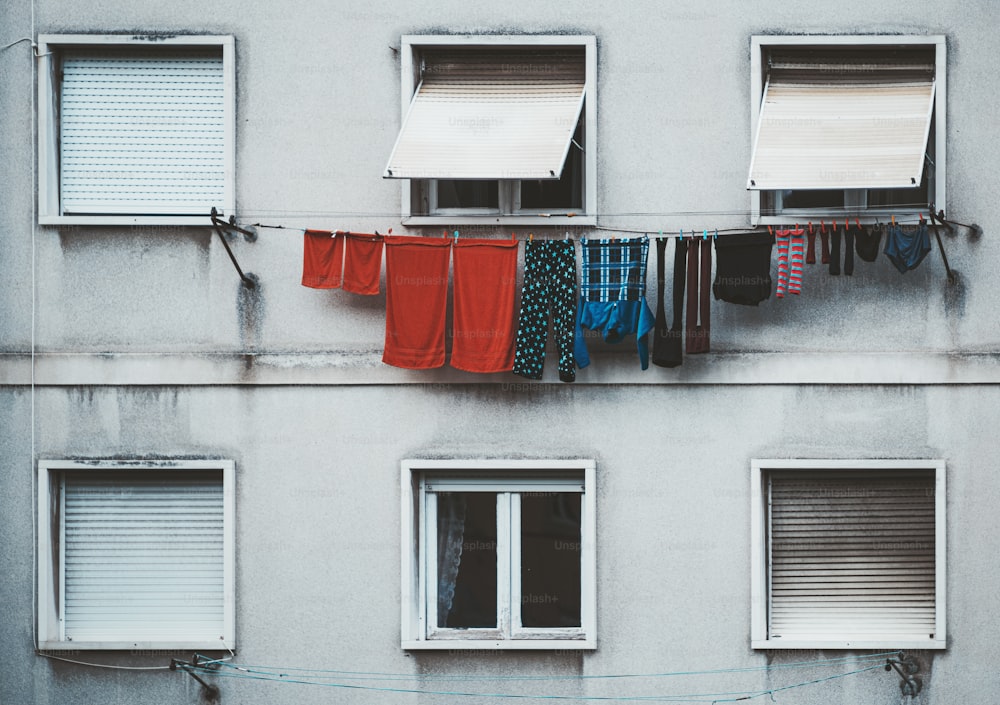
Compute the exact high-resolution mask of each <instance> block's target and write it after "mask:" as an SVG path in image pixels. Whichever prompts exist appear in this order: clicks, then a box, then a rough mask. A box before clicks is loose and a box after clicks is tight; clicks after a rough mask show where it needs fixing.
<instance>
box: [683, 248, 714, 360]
mask: <svg viewBox="0 0 1000 705" xmlns="http://www.w3.org/2000/svg"><path fill="white" fill-rule="evenodd" d="M687 255H688V261H687V321H686V330H685V331H684V334H685V336H684V351H685V352H686V353H688V354H689V355H694V354H697V353H706V352H708V351H709V334H710V328H711V320H710V317H711V310H710V309H709V298H708V293H709V289H710V288H711V282H712V242H711V241H710V240H708V239H706V238H702V239H699V238H697V237H696V238H694V240H693V241H692V242H691V243H690V244H689V245H688V252H687ZM699 316H700V317H699Z"/></svg>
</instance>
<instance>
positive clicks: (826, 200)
mask: <svg viewBox="0 0 1000 705" xmlns="http://www.w3.org/2000/svg"><path fill="white" fill-rule="evenodd" d="M781 206H782V208H843V207H844V190H843V189H839V190H838V189H829V190H822V191H783V192H782V196H781Z"/></svg>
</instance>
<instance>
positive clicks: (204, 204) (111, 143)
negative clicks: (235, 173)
mask: <svg viewBox="0 0 1000 705" xmlns="http://www.w3.org/2000/svg"><path fill="white" fill-rule="evenodd" d="M61 85H62V89H61V96H60V98H61V100H60V118H59V119H60V188H61V198H62V211H63V213H65V214H144V215H155V214H168V215H205V216H207V215H208V213H210V212H211V209H212V207H213V206H216V207H222V206H223V205H224V203H225V187H226V168H227V165H226V96H225V82H224V74H223V60H222V52H221V49H220V50H215V51H211V50H208V51H206V50H200V49H199V50H190V51H188V50H185V51H184V52H183V53H181V52H176V51H169V50H163V51H149V50H143V51H131V50H130V51H127V52H125V51H121V52H113V53H108V52H105V53H98V52H94V51H82V50H81V51H69V52H67V54H66V55H65V56H64V57H63V61H62V83H61Z"/></svg>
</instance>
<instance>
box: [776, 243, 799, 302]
mask: <svg viewBox="0 0 1000 705" xmlns="http://www.w3.org/2000/svg"><path fill="white" fill-rule="evenodd" d="M775 242H776V243H777V245H778V286H777V291H776V292H775V296H776V297H777V298H779V299H783V298H785V292H787V293H789V294H800V293H802V266H803V260H804V256H803V250H804V249H805V238H804V237H803V231H802V229H801V228H800V229H798V230H778V231H777V232H775Z"/></svg>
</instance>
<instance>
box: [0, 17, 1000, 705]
mask: <svg viewBox="0 0 1000 705" xmlns="http://www.w3.org/2000/svg"><path fill="white" fill-rule="evenodd" d="M32 9H33V13H32ZM998 12H1000V11H998V9H997V8H996V7H994V6H993V5H992V4H991V3H989V2H986V1H985V0H970V1H966V2H957V1H952V2H937V3H930V2H919V3H913V2H902V1H901V0H889V1H887V2H883V3H879V4H872V3H869V2H855V1H853V0H849V1H846V2H840V3H836V4H828V3H815V2H810V3H795V2H789V1H787V0H777V1H775V2H769V3H749V4H748V3H746V2H741V1H738V0H731V1H722V2H712V3H704V2H688V1H687V0H684V1H681V2H673V3H670V4H669V5H666V6H664V5H660V4H656V3H647V2H643V3H635V4H632V5H629V6H627V7H624V6H623V7H610V6H608V5H607V3H598V2H571V3H560V4H558V5H557V4H549V5H545V4H541V5H540V4H538V3H529V2H521V1H516V2H513V3H505V4H497V5H492V6H490V5H481V4H475V3H467V2H459V1H457V0H454V1H453V0H448V1H447V2H440V3H436V4H433V5H429V6H428V5H415V6H409V5H402V4H398V3H388V2H379V1H375V2H368V3H365V4H364V5H363V6H355V5H349V4H347V3H344V2H324V1H322V0H318V1H317V0H313V1H311V2H305V1H301V0H293V1H291V2H283V3H280V4H274V3H257V2H239V3H237V2H219V3H213V4H205V3H197V2H187V1H184V2H173V3H169V4H163V3H153V2H148V3H136V2H123V1H120V0H110V1H108V2H102V3H99V4H95V3H82V4H81V3H69V2H58V1H54V0H37V1H36V2H35V3H34V5H33V6H32V5H30V4H29V3H17V4H16V5H13V6H12V5H10V4H8V5H5V6H4V7H3V8H2V9H0V13H2V14H0V17H2V18H3V20H4V21H3V22H0V27H4V28H5V30H6V33H5V34H4V36H3V37H2V38H0V39H2V41H0V44H6V43H7V42H8V41H13V40H15V39H17V38H19V37H22V36H31V35H32V33H35V34H39V33H118V32H136V33H152V32H168V33H169V32H179V33H181V32H183V33H198V34H232V35H234V36H235V37H236V47H237V48H236V51H237V86H238V94H237V175H236V185H237V216H238V218H239V220H240V222H241V223H255V222H262V223H268V224H275V225H278V224H280V225H285V226H288V227H291V228H295V227H315V228H340V229H350V230H375V229H378V230H379V231H380V232H384V231H385V230H387V229H388V228H389V227H392V228H393V229H394V232H397V233H399V232H410V233H412V234H420V233H427V234H437V232H438V230H439V229H437V228H425V229H416V228H414V229H409V230H407V229H405V228H401V227H400V225H399V206H400V203H399V200H400V199H399V194H400V191H399V186H398V184H397V183H396V182H388V181H383V180H382V179H381V178H380V176H381V173H382V169H383V167H384V165H385V162H386V160H387V158H388V155H389V151H390V149H391V147H392V144H393V141H394V139H395V137H396V132H397V130H398V126H399V120H400V118H399V112H400V106H399V80H400V79H399V63H398V57H397V55H396V53H395V52H394V49H398V47H399V38H400V36H401V35H403V34H421V33H428V34H430V33H574V34H576V33H581V34H593V35H595V36H596V37H597V40H598V58H599V67H598V100H599V103H598V125H597V129H598V149H599V155H598V158H599V174H600V180H601V181H600V193H599V203H598V213H599V217H600V222H601V224H602V225H606V226H609V227H621V228H629V229H632V228H634V229H639V230H645V229H648V230H649V231H650V233H651V234H654V233H655V232H656V231H658V230H659V229H665V230H671V229H676V228H679V227H680V228H685V229H691V228H694V229H699V230H700V229H702V228H719V229H723V228H728V227H744V226H746V225H748V222H749V221H748V215H747V213H746V211H747V210H748V207H749V197H748V195H747V192H746V191H745V189H744V186H745V179H746V171H747V167H748V162H749V157H750V141H751V138H750V125H749V122H750V118H749V115H750V107H749V103H750V95H749V83H750V81H749V43H750V36H751V35H753V34H767V33H774V34H782V33H789V34H798V33H820V34H848V33H849V34H943V35H945V36H947V38H948V111H947V120H948V144H947V149H948V170H947V178H948V194H949V198H948V203H946V204H944V208H945V209H946V211H947V212H948V214H949V216H951V217H952V218H954V219H956V220H959V221H962V222H977V223H979V224H980V225H982V226H983V228H984V230H985V236H984V237H983V238H981V239H979V240H972V239H970V238H969V237H967V235H966V234H964V233H962V232H960V233H959V234H958V235H956V236H954V237H944V238H943V239H944V242H945V246H946V248H947V253H948V258H949V260H950V262H951V265H952V267H953V268H954V269H955V270H956V271H957V272H958V273H959V279H958V284H957V285H954V286H951V287H948V286H946V282H945V275H944V268H943V265H942V262H941V258H940V255H939V253H938V252H937V251H936V245H935V251H933V252H932V253H931V254H930V255H929V256H928V258H927V259H926V260H925V263H924V264H923V265H922V266H921V267H920V268H919V269H918V270H916V271H913V272H910V273H908V274H906V275H905V276H903V275H899V274H898V273H897V272H896V271H895V270H894V269H893V268H892V267H891V266H890V265H889V263H888V262H887V261H885V260H884V259H880V260H879V261H878V262H876V263H874V264H868V263H865V262H858V263H857V267H856V271H855V275H854V276H853V277H839V278H835V277H830V276H828V275H827V274H826V272H825V271H824V270H822V269H821V268H820V266H819V265H816V266H815V267H812V268H810V267H808V266H807V270H806V276H805V282H804V287H803V295H802V296H801V297H799V298H796V299H791V298H789V299H785V300H782V301H777V300H774V299H772V300H771V301H769V302H766V303H764V304H762V305H761V306H760V307H759V308H756V309H749V308H743V307H736V306H732V305H727V304H720V303H717V302H715V303H713V306H712V348H713V353H712V354H710V355H707V356H703V357H701V358H700V359H696V358H694V357H688V358H687V359H686V361H685V364H684V366H682V367H681V368H677V369H675V370H665V369H660V368H651V369H650V370H648V371H646V372H640V370H639V368H638V362H637V361H636V359H635V353H634V348H633V346H632V345H631V344H630V343H629V344H626V345H625V346H623V347H619V348H607V349H602V348H601V346H597V345H593V346H592V348H591V350H592V353H594V352H595V351H596V353H597V354H595V355H594V358H595V359H594V362H593V364H592V365H591V367H590V368H588V369H586V370H582V371H580V372H579V374H578V382H577V383H576V386H574V387H568V386H565V385H560V384H559V383H558V382H555V383H552V384H550V383H544V384H527V383H525V382H524V381H523V380H521V379H520V378H517V377H514V376H513V375H494V376H481V375H472V374H468V373H462V372H458V371H454V370H449V369H448V368H444V369H442V370H434V371H424V372H410V371H403V370H397V369H393V368H388V367H386V366H384V365H382V363H381V362H380V357H381V348H382V341H383V336H384V305H385V300H384V294H383V295H381V296H377V297H360V296H355V295H351V294H346V293H344V292H341V291H315V290H310V289H305V288H303V287H301V286H300V285H299V278H300V276H301V257H302V243H301V235H299V234H298V233H295V232H294V231H293V232H289V231H287V230H271V229H260V231H259V237H258V238H257V240H256V241H254V242H247V241H245V240H244V239H243V238H241V237H233V238H232V239H231V240H230V242H231V244H232V247H233V249H234V252H235V254H236V256H237V258H238V259H239V261H240V263H241V265H242V266H243V267H244V269H246V270H248V271H250V272H253V273H254V274H255V275H256V276H257V277H258V278H259V280H260V287H259V288H258V289H257V290H256V291H254V292H248V291H247V290H245V289H243V288H242V287H241V286H240V283H239V280H238V278H237V275H236V272H235V271H234V270H233V268H232V266H231V264H230V262H229V260H228V257H227V255H226V253H225V250H224V249H223V247H222V246H221V244H220V243H219V241H218V239H217V238H216V236H215V235H214V234H212V233H211V231H210V230H208V229H199V228H150V227H147V228H110V227H87V228H81V227H74V226H65V227H58V226H51V227H49V226H46V227H41V226H33V209H32V202H33V199H34V197H35V185H34V183H33V180H32V173H33V169H32V165H33V163H34V158H35V157H34V152H35V143H34V135H33V119H32V114H31V106H32V104H33V83H32V76H31V66H32V59H31V56H30V51H29V46H28V45H27V44H26V43H20V44H17V45H15V46H13V47H11V48H8V49H6V50H4V51H3V52H0V98H2V99H0V153H2V154H3V158H4V169H3V170H2V174H0V185H2V189H0V193H2V195H3V208H0V262H2V267H3V270H4V277H3V279H2V280H0V331H2V334H0V410H2V412H3V418H4V420H5V423H4V424H3V427H2V430H0V466H2V468H3V474H2V477H3V487H2V490H3V491H2V492H0V519H2V521H0V532H2V534H0V535H2V538H3V540H2V542H0V546H2V548H0V557H2V567H3V570H2V571H0V576H2V577H0V604H2V605H4V609H5V617H4V619H0V655H2V660H3V662H4V675H3V676H2V677H0V702H4V703H14V704H20V703H67V702H81V703H82V702H102V703H109V704H110V703H126V702H128V703H163V702H197V699H198V687H197V685H196V684H195V683H194V682H193V680H192V679H191V678H190V677H188V676H185V675H183V674H179V673H170V672H165V671H164V672H159V671H154V672H142V671H109V670H102V669H94V668H89V667H84V666H78V665H73V664H68V663H63V662H58V661H54V660H50V659H46V658H43V657H40V656H36V655H35V653H34V651H33V642H32V639H33V632H34V629H33V626H32V624H33V609H34V608H33V598H32V594H33V579H34V577H33V576H34V567H33V563H32V554H33V549H32V546H33V528H32V527H33V522H34V507H33V504H32V496H33V480H32V473H33V469H34V467H35V466H36V464H37V460H38V459H39V458H51V457H75V456H82V457H115V456H123V457H136V456H144V455H152V456H167V457H178V456H185V457H189V456H211V457H225V458H232V459H234V460H235V461H236V468H237V485H236V486H237V565H238V570H237V586H236V589H237V603H236V605H237V630H238V653H237V660H238V661H240V662H242V663H248V664H267V665H278V666H300V667H312V668H321V669H322V668H326V669H344V670H357V671H388V672H396V673H412V674H415V675H425V676H430V675H435V674H442V673H459V674H464V673H478V674H484V675H495V674H498V673H500V674H505V675H512V674H519V673H533V674H539V675H556V676H564V675H574V674H581V675H594V674H612V673H627V672H630V673H638V672H668V671H689V670H705V669H715V668H739V667H748V666H763V665H767V664H769V663H775V664H780V663H787V662H790V661H800V660H813V659H820V658H835V657H839V656H841V655H844V654H843V652H839V651H829V652H807V653H799V652H795V653H774V652H762V651H753V650H751V649H750V646H749V629H750V611H749V610H750V559H749V535H748V532H749V495H748V492H749V467H750V459H751V458H754V457H848V458H855V457H856V458H871V457H874V458H884V457H920V458H945V459H946V460H947V463H948V481H949V491H948V532H949V533H948V537H949V538H948V547H949V551H948V560H949V570H948V591H949V592H948V610H949V611H948V618H949V632H950V645H949V648H948V650H947V651H945V652H942V653H937V654H929V653H925V654H920V656H921V658H922V659H923V664H924V673H923V674H922V676H923V678H924V683H925V690H924V693H923V695H922V696H921V697H920V698H918V699H917V702H921V703H928V704H943V703H954V702H978V701H980V700H982V699H983V698H984V696H986V695H987V694H988V693H989V692H991V690H990V687H991V685H994V686H995V678H994V677H993V675H992V674H993V673H994V672H995V664H996V662H997V660H998V657H1000V653H998V647H997V643H996V639H995V638H994V634H993V632H994V631H995V630H994V629H992V628H991V626H990V625H992V624H994V623H995V622H996V621H997V617H998V615H997V613H996V607H995V606H994V605H995V601H994V600H992V592H991V589H990V587H989V586H992V585H994V584H995V583H996V582H997V579H998V578H1000V575H998V571H1000V568H998V563H997V561H996V560H995V559H994V557H993V556H994V554H995V547H994V546H993V544H992V542H991V536H992V531H993V524H994V519H993V517H994V516H995V511H996V503H997V501H998V499H1000V485H998V482H997V480H996V479H995V473H993V472H991V467H992V459H993V458H994V457H996V455H997V451H998V450H1000V448H998V440H997V436H996V434H995V433H994V431H993V426H994V425H995V424H994V423H993V422H992V420H993V419H994V418H995V415H996V409H997V408H998V402H1000V399H998V394H1000V391H998V385H1000V358H998V355H997V352H998V349H1000V325H998V324H997V316H996V311H997V310H1000V289H998V288H997V287H996V286H995V284H994V278H995V277H994V271H993V270H994V263H995V261H996V260H997V259H998V258H1000V245H998V244H997V239H996V238H995V237H994V235H995V233H997V232H1000V218H998V216H997V214H996V212H995V210H994V209H993V208H992V207H991V206H992V203H993V200H994V194H995V193H996V192H997V186H998V178H997V176H996V170H995V165H996V164H998V163H1000V146H998V142H997V140H996V139H995V133H996V128H997V119H996V117H995V116H994V114H993V112H992V110H991V108H990V106H992V105H994V104H996V103H997V101H998V98H1000V95H998V93H1000V77H998V76H997V73H996V71H995V64H996V61H995V51H994V47H993V44H994V38H993V34H994V29H995V27H996V26H997V20H998V19H1000V14H998ZM32 15H33V16H34V24H32ZM939 205H940V204H939ZM635 213H645V214H650V215H644V216H636V215H630V214H635ZM508 230H509V228H504V232H506V231H508ZM526 230H527V228H525V229H518V231H519V233H520V234H523V232H526ZM531 230H533V231H535V232H536V233H540V236H546V235H547V234H550V233H549V232H547V231H546V230H545V229H544V228H537V227H532V228H531ZM562 230H563V228H558V229H556V232H557V233H559V234H560V235H561V233H562ZM482 233H483V231H478V233H477V234H482ZM581 234H591V235H592V234H594V233H593V232H592V231H584V232H583V233H581ZM654 272H655V270H653V269H651V270H650V276H651V279H654V280H655V277H654V276H653V275H654ZM650 293H652V288H651V289H650ZM33 341H34V345H33ZM551 367H552V364H551V362H550V365H549V368H551ZM547 371H548V373H549V374H548V376H547V378H546V382H548V381H549V380H554V379H555V374H554V370H553V369H549V370H547ZM32 381H34V382H35V386H34V387H32V386H31V383H32ZM424 456H426V457H453V456H455V457H474V458H492V457H511V456H514V457H592V458H595V459H596V461H597V476H598V498H597V502H598V518H597V521H598V556H599V559H598V608H599V609H598V622H599V632H598V640H599V648H598V650H597V651H596V652H594V653H588V654H573V655H567V654H561V653H537V654H514V653H507V654H478V655H477V654H449V653H441V654H431V653H427V654H412V655H408V654H406V653H404V652H402V651H401V650H400V648H399V600H400V596H399V552H400V546H399V487H398V463H399V460H400V459H402V458H406V457H424ZM180 656H181V657H184V658H187V657H189V656H190V654H186V653H185V654H181V655H180ZM69 657H70V658H78V659H80V660H84V661H96V662H101V663H109V664H119V665H131V666H160V665H165V663H166V662H167V661H168V660H169V655H165V654H145V655H143V654H113V653H98V654H93V653H87V654H77V655H71V656H69ZM844 670H850V668H849V667H848V668H845V669H844ZM831 672H832V671H829V670H827V671H823V670H815V669H813V670H807V671H804V672H802V673H806V674H807V675H808V676H811V675H813V674H816V676H817V677H821V676H823V675H827V674H828V673H831ZM787 673H788V672H787V671H781V670H779V669H774V670H772V671H770V672H748V673H740V674H729V675H727V676H725V677H723V676H718V677H711V678H709V677H702V678H692V679H677V680H673V679H665V680H663V681H662V682H660V681H657V682H652V683H647V684H646V687H644V688H640V689H639V690H640V691H641V694H649V695H652V694H657V693H662V694H673V693H702V692H725V691H730V690H739V689H743V688H747V687H757V686H758V685H759V686H760V687H762V688H766V687H772V686H774V687H777V686H780V685H783V684H785V683H791V682H796V681H794V679H792V678H790V677H789V676H788V675H787ZM801 680H803V681H804V680H808V677H804V678H802V679H801ZM220 684H221V687H222V689H223V699H222V702H223V703H256V702H286V701H287V702H303V703H311V702H326V701H328V700H330V699H333V698H343V699H345V700H351V701H352V702H357V703H367V702H372V701H374V699H376V698H378V699H379V700H393V699H396V700H398V701H401V702H402V701H412V702H416V701H428V702H431V701H433V702H440V701H441V698H440V697H435V696H412V695H404V694H396V695H391V694H387V693H384V694H378V693H371V692H365V691H346V690H339V689H327V688H316V687H310V686H294V685H291V684H284V685H273V684H267V683H261V682H255V681H247V680H232V679H230V680H225V681H221V682H220ZM380 685H381V684H380ZM390 685H392V684H390ZM396 685H398V684H396ZM440 685H441V683H440V682H439V681H434V680H432V679H431V678H427V677H425V678H423V680H417V681H414V682H413V683H410V682H406V683H405V684H404V685H403V686H402V687H420V688H424V689H429V688H433V687H437V686H440ZM446 685H447V686H448V687H445V688H442V689H449V688H450V687H451V686H454V685H455V684H454V683H447V684H446ZM474 685H475V686H477V689H479V690H481V691H482V692H499V689H502V688H505V687H514V688H516V689H518V692H522V693H524V692H539V689H534V686H532V685H531V684H530V683H529V684H528V685H525V684H518V685H516V686H510V685H509V684H507V683H503V682H495V683H491V682H487V683H483V684H479V683H477V684H474ZM479 686H481V687H479ZM469 689H472V687H471V686H470V688H469ZM544 692H546V693H550V694H562V695H593V696H599V695H605V694H621V693H622V692H623V691H622V690H621V689H620V686H619V685H617V684H616V685H614V686H608V685H606V684H602V682H601V681H589V680H586V681H579V682H577V681H569V682H565V681H555V682H546V683H545V686H544ZM793 692H794V693H796V695H795V697H796V698H798V699H797V700H795V702H803V703H817V704H818V703H833V704H836V703H843V704H844V705H847V704H848V703H851V704H853V703H858V702H883V701H884V702H895V699H896V698H898V692H899V691H898V679H897V678H896V676H895V675H893V674H885V673H884V672H882V671H876V672H872V673H866V674H863V675H859V676H855V677H852V678H850V679H845V680H843V681H834V682H832V683H830V684H825V685H817V686H811V687H810V688H803V689H801V690H798V691H793ZM474 700H477V701H481V702H487V701H488V702H490V703H496V702H499V699H488V698H484V699H474ZM780 701H781V700H780V698H779V702H780Z"/></svg>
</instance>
